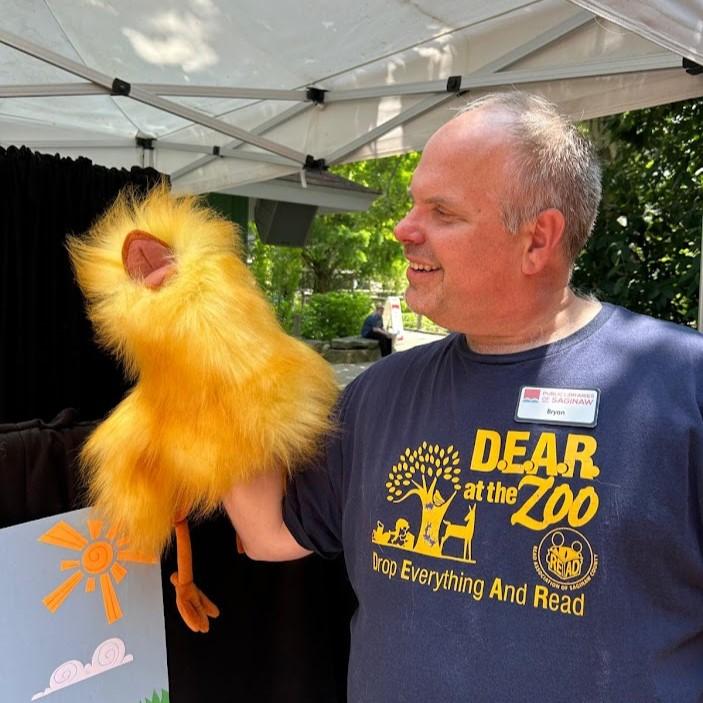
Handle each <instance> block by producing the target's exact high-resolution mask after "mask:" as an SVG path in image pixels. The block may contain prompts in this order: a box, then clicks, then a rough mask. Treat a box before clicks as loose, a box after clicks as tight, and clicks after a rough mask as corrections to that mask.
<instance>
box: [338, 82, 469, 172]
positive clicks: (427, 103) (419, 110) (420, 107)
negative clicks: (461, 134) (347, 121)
mask: <svg viewBox="0 0 703 703" xmlns="http://www.w3.org/2000/svg"><path fill="white" fill-rule="evenodd" d="M462 90H463V89H462ZM456 97H457V93H447V92H444V93H442V94H441V95H432V96H430V97H428V98H425V99H424V100H421V101H420V102H418V103H416V104H415V105H413V106H412V107H411V108H408V109H407V110H403V112H399V113H398V114H397V115H396V116H395V117H392V118H391V119H390V120H386V121H385V122H384V123H383V124H380V125H378V127H376V128H374V129H372V130H370V131H369V132H366V134H362V135H360V136H359V137H357V138H356V139H353V140H352V141H350V142H349V143H347V144H345V145H344V146H342V147H340V148H339V149H337V150H335V151H333V152H332V153H331V154H329V155H328V156H327V157H326V158H325V161H326V162H327V163H328V164H336V163H339V162H340V161H342V160H343V159H344V158H345V157H347V156H349V154H352V153H353V152H355V151H356V150H357V149H359V148H361V147H362V146H365V145H366V144H369V143H370V142H372V141H374V140H375V139H377V138H378V137H380V136H381V135H383V134H385V133H386V132H390V131H391V130H392V129H394V128H395V127H397V126H398V125H401V124H407V123H408V122H410V120H413V119H415V118H416V117H419V116H420V115H423V114H424V113H426V112H428V111H429V110H432V109H433V108H435V107H438V106H439V105H441V104H442V103H445V102H448V101H449V100H453V99H454V98H456Z"/></svg>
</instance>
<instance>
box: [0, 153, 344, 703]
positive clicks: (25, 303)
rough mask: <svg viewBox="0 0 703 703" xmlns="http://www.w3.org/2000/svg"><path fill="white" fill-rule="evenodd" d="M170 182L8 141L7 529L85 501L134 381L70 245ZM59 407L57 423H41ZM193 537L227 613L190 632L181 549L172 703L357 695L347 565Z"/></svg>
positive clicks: (1, 433)
mask: <svg viewBox="0 0 703 703" xmlns="http://www.w3.org/2000/svg"><path fill="white" fill-rule="evenodd" d="M158 178H159V174H157V173H156V172H155V171H150V170H146V171H145V170H140V169H133V170H132V171H131V172H127V171H118V170H116V169H106V168H102V167H97V166H93V165H92V164H91V162H90V161H88V160H87V159H79V160H78V161H71V160H70V159H65V158H59V157H56V156H45V155H40V154H33V153H32V152H31V151H29V150H28V149H24V148H23V149H15V148H10V149H8V150H3V149H0V188H2V191H1V192H2V193H3V199H2V201H0V202H2V205H1V206H0V214H2V217H0V423H5V424H3V425H0V527H6V526H9V525H14V524H18V523H21V522H26V521H28V520H32V519H38V518H41V517H47V516H49V515H54V514H57V513H61V512H65V511H68V510H73V509H76V508H79V507H83V505H84V494H83V490H82V485H81V480H80V476H79V473H78V468H77V461H76V458H77V456H78V452H79V448H80V445H81V443H82V442H83V441H84V439H85V437H86V436H87V434H88V433H89V432H90V431H91V429H92V428H93V427H94V425H95V423H96V421H97V419H98V418H100V417H102V416H103V415H104V414H105V413H106V412H107V411H108V410H109V409H110V408H112V407H114V405H116V404H117V403H118V402H119V400H120V398H121V397H122V395H123V393H124V391H125V390H126V386H125V383H124V381H123V378H122V375H121V372H120V371H119V369H118V368H117V367H116V365H115V363H114V362H113V361H112V359H111V358H110V357H109V356H107V355H106V354H104V353H102V352H101V351H99V350H98V349H97V348H96V345H95V343H94V341H93V333H92V330H91V328H90V325H89V323H88V321H87V319H86V317H85V315H84V312H83V300H82V298H81V295H80V292H79V290H78V288H77V286H76V285H75V283H74V281H73V276H72V272H71V269H70V265H69V262H68V257H67V254H66V251H65V248H64V239H65V235H66V234H67V233H81V232H83V231H85V230H86V229H88V227H89V226H90V224H91V222H92V221H93V220H95V218H96V217H98V215H100V214H101V212H102V211H103V210H104V209H105V208H106V207H107V206H108V205H109V203H110V202H111V201H112V199H113V198H114V197H115V196H116V195H117V192H118V191H119V190H120V189H121V188H122V187H123V186H124V185H126V184H127V183H131V184H134V185H135V186H136V187H138V188H142V189H144V188H148V187H149V186H150V184H151V183H153V182H154V181H155V180H156V179H158ZM68 407H75V408H79V413H77V412H76V411H73V410H63V409H64V408H68ZM59 412H60V415H59V416H58V417H56V418H55V420H54V421H53V422H50V423H45V422H43V421H42V420H32V419H30V418H51V417H54V415H55V414H56V413H59ZM78 414H80V416H81V417H82V418H86V419H88V420H90V421H83V422H81V421H79V420H78ZM192 543H193V552H194V568H195V574H196V581H197V583H198V585H199V586H200V587H201V588H202V589H203V591H204V592H205V593H206V594H207V595H208V596H210V598H211V599H212V600H213V601H214V602H215V603H217V605H218V606H219V607H220V609H221V613H222V614H221V616H220V618H219V619H217V620H215V621H214V622H213V623H212V626H211V630H210V632H209V633H208V634H207V635H201V634H194V633H192V632H190V630H188V629H187V627H186V626H185V625H184V623H183V622H182V621H181V619H180V616H179V615H178V612H177V610H176V606H175V599H174V596H173V588H172V586H171V584H170V583H169V581H168V577H169V575H170V574H171V573H172V572H173V571H174V570H175V553H174V550H171V551H169V552H168V553H167V554H166V555H165V556H164V558H163V560H162V574H163V589H164V613H165V618H166V646H167V652H168V667H169V683H170V694H171V696H170V697H171V701H173V703H201V701H209V700H218V701H247V702H248V701H256V702H257V703H267V702H269V701H270V702H271V703H274V702H276V703H277V702H279V701H285V702H286V703H343V701H345V700H346V696H345V689H346V664H347V656H348V651H349V617H350V615H351V612H352V610H353V607H354V599H353V595H352V592H351V589H350V587H349V584H348V581H347V578H346V572H345V569H344V564H343V562H342V561H341V560H338V561H331V562H326V561H323V560H321V559H318V558H316V557H310V558H308V559H304V560H302V561H300V562H292V563H286V564H263V563H256V562H252V561H250V560H249V559H247V558H246V557H245V556H242V555H237V554H236V549H235V535H234V531H233V529H232V527H231V525H230V523H229V521H228V520H227V519H226V518H225V517H224V516H223V517H220V518H216V519H213V520H210V521H207V522H204V523H202V524H200V525H197V526H195V527H194V528H193V530H192ZM1 698H2V696H1V695H0V699H1Z"/></svg>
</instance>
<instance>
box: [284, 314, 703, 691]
mask: <svg viewBox="0 0 703 703" xmlns="http://www.w3.org/2000/svg"><path fill="white" fill-rule="evenodd" d="M702 406H703V337H702V336H701V335H699V334H698V333H696V332H694V331H693V330H688V329H686V328H683V327H679V326H676V325H673V324H669V323H663V322H657V321H654V320H652V319H650V318H647V317H644V316H640V315H635V314H633V313H630V312H628V311H626V310H624V309H622V308H617V307H614V306H611V305H604V306H603V309H602V310H601V311H600V312H599V313H598V315H597V316H596V317H595V318H594V319H593V320H592V321H591V322H590V323H589V324H588V325H587V326H585V327H584V328H582V329H581V330H579V331H578V332H577V333H575V334H574V335H572V336H570V337H568V338H566V339H563V340H560V341H558V342H555V343H553V344H550V345H547V346H543V347H540V348H538V349H532V350H529V351H525V352H520V353H517V354H508V355H481V354H477V353H474V352H472V351H471V350H470V349H469V348H468V346H467V344H466V340H465V338H464V337H463V336H462V335H452V336H449V337H447V338H445V339H443V340H442V341H439V342H436V343H434V344H430V345H427V346H424V347H419V348H416V349H413V350H411V351H408V352H403V353H400V354H394V355H392V356H390V357H388V358H386V359H384V360H383V361H381V362H379V363H377V364H375V365H374V366H373V367H371V368H370V369H369V370H368V371H367V372H366V373H365V374H363V375H362V376H361V377H359V378H358V379H356V381H355V382H354V383H352V384H351V385H350V386H349V387H348V388H347V390H346V392H345V394H344V396H343V398H342V401H341V404H340V409H339V419H340V429H339V431H338V432H337V433H336V434H335V435H334V436H333V437H332V438H331V439H330V440H329V442H328V446H327V452H326V457H325V460H324V466H319V467H313V468H310V469H309V470H308V471H306V472H303V473H300V474H298V475H297V476H296V477H295V479H294V481H293V482H292V483H291V485H290V486H289V490H288V493H287V496H286V499H285V506H284V508H285V510H284V512H285V520H286V524H287V525H288V527H289V529H290V530H291V532H292V533H293V535H294V536H295V537H296V539H297V540H298V541H299V542H300V544H302V545H303V546H305V547H307V548H309V549H312V550H314V551H316V552H318V553H319V554H322V555H326V556H331V555H334V554H337V553H339V552H341V551H343V552H344V555H345V559H346V564H347V568H348V572H349V576H350V579H351V583H352V586H353V587H354V590H355V591H356V595H357V597H358V600H359V607H358V610H357V612H356V613H355V615H354V618H353V622H352V644H351V654H350V663H349V686H348V689H349V701H350V703H361V702H367V701H368V702H370V703H376V702H382V703H391V702H393V701H408V702H410V701H412V702H415V701H417V702H422V703H426V702H429V701H442V702H446V703H450V702H456V703H466V702H467V701H469V702H471V703H480V702H483V701H486V702H488V701H490V702H491V703H508V702H509V703H514V702H516V701H527V702H530V701H549V702H554V701H568V702H569V703H572V702H573V703H576V702H588V703H594V702H596V701H608V702H618V703H619V702H625V701H626V702H628V703H629V702H630V701H632V702H636V703H644V702H645V701H667V702H668V701H670V702H671V703H674V702H675V703H694V702H695V701H701V700H703V534H702V530H703V520H702V517H701V516H702V513H703V421H702V417H701V407H702ZM535 417H537V418H538V419H529V418H535ZM526 418H528V419H526ZM555 423H556V424H555Z"/></svg>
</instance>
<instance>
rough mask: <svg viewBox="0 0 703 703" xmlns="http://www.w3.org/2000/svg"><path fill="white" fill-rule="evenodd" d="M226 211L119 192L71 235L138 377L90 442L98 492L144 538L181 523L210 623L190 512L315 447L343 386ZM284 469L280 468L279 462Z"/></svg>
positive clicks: (192, 612) (86, 289) (181, 567)
mask: <svg viewBox="0 0 703 703" xmlns="http://www.w3.org/2000/svg"><path fill="white" fill-rule="evenodd" d="M238 243H239V236H238V233H237V232H236V230H235V227H234V226H233V225H232V223H230V222H229V221H227V220H225V219H223V218H221V217H219V216H218V215H217V214H216V213H215V212H213V211H212V210H210V209H207V208H206V207H204V206H203V205H202V204H201V202H200V201H199V200H198V199H197V198H195V197H191V196H188V197H180V198H175V197H173V196H171V195H170V194H169V192H168V189H167V186H165V185H161V186H159V187H156V188H154V189H153V190H152V191H151V192H150V194H149V195H148V196H147V197H146V198H144V199H139V198H138V197H137V196H135V195H134V194H133V193H131V192H126V193H123V194H122V195H120V197H119V198H118V199H117V201H116V202H115V204H114V205H113V206H112V207H111V208H110V210H109V211H108V212H107V213H106V214H105V215H104V216H103V217H102V218H101V219H100V220H99V221H98V222H97V223H96V224H95V225H94V226H93V228H92V229H91V230H90V231H89V232H88V233H87V235H86V236H85V237H82V238H75V237H71V238H69V243H68V248H69V253H70V256H71V260H72V263H73V266H74V270H75V273H76V277H77V279H78V283H79V285H80V287H81V289H82V291H83V293H84V295H85V297H86V299H87V307H88V314H89V317H90V319H91V321H92V323H93V325H94V328H95V330H96V333H97V337H98V340H99V342H100V343H101V344H102V345H103V346H105V347H107V348H108V349H110V350H111V351H112V352H113V353H114V354H115V355H116V356H117V357H118V358H119V359H120V361H121V362H122V363H123V364H124V366H125V369H126V372H127V374H128V376H129V377H130V379H131V380H134V381H136V384H135V385H134V387H133V388H132V389H131V391H130V392H129V393H128V394H127V395H126V397H125V398H124V400H123V401H122V402H121V403H120V404H119V405H118V406H117V407H116V408H115V409H114V410H113V411H112V413H111V414H110V415H109V416H108V417H107V419H105V420H104V422H102V424H100V425H99V426H98V427H97V429H96V430H95V431H94V433H93V434H92V435H91V436H90V438H89V439H88V441H87V443H86V444H85V446H84V449H83V452H82V456H81V458H82V461H83V464H84V467H85V468H86V470H87V479H88V480H87V482H88V488H89V494H90V496H89V497H90V499H91V502H92V504H93V505H94V506H95V508H96V509H97V511H98V512H99V513H100V514H101V515H102V516H104V518H105V519H107V520H108V521H109V522H110V523H111V524H112V525H113V527H114V528H115V529H116V530H118V531H119V532H120V533H122V534H124V535H125V536H126V538H127V539H128V540H129V541H130V543H131V545H132V546H133V547H134V548H137V549H141V550H143V551H147V552H150V553H152V554H158V553H160V552H161V551H162V550H163V549H164V547H165V546H166V544H167V543H168V541H169V539H170V536H171V534H172V530H173V528H174V525H175V526H176V539H177V559H178V572H177V573H176V574H174V575H173V576H172V577H171V581H172V583H173V584H174V586H175V587H176V601H177V604H178V609H179V612H180V613H181V616H182V617H183V619H184V620H185V622H186V623H187V624H188V626H189V627H190V628H191V629H193V630H196V631H201V632H206V631H207V630H208V629H209V619H208V618H209V617H216V616H217V615H218V614H219V611H218V610H217V607H216V606H214V605H213V604H212V602H211V601H209V600H208V599H207V597H206V596H205V595H204V594H203V593H202V592H201V591H200V590H199V589H197V587H196V586H195V585H194V584H193V582H192V581H193V576H192V566H191V562H190V539H189V534H188V528H187V523H186V522H185V518H186V517H187V516H188V515H200V516H202V515H206V514H210V513H212V512H213V511H215V510H217V509H218V507H219V505H220V500H221V497H222V496H223V495H224V494H225V493H226V492H227V491H228V489H229V488H231V486H232V485H233V484H234V483H236V482H237V481H245V480H247V479H248V478H250V477H252V476H254V475H255V474H257V473H258V472H262V471H267V470H271V468H272V467H283V469H284V470H287V471H291V470H292V469H293V468H294V467H296V465H299V464H300V463H302V462H304V461H305V460H306V459H309V458H310V457H311V456H312V455H313V454H314V453H315V452H316V450H317V448H318V444H319V440H320V438H321V436H322V434H323V433H325V432H326V431H328V430H329V429H330V428H329V421H328V418H329V413H330V410H331V407H332V405H333V403H334V401H335V398H336V395H337V386H336V383H335V381H334V376H333V373H332V370H331V367H330V366H329V364H327V362H325V361H324V360H323V359H322V357H320V356H319V355H318V354H317V353H316V352H315V351H313V350H312V349H310V348H309V347H308V346H307V345H305V344H304V343H302V342H300V341H298V340H295V339H293V338H292V337H289V336H288V335H287V334H285V332H284V331H283V330H282V329H281V327H280V326H279V324H278V322H277V320H276V318H275V315H274V313H273V311H272V309H271V308H270V306H269V304H268V303H267V301H266V299H265V298H264V296H263V295H262V293H261V292H260V291H259V289H258V288H257V286H256V283H255V281H254V278H253V276H252V275H251V274H250V272H249V270H248V269H247V267H246V265H245V264H244V263H243V262H242V260H241V258H240V250H239V244H238ZM282 480H283V476H282Z"/></svg>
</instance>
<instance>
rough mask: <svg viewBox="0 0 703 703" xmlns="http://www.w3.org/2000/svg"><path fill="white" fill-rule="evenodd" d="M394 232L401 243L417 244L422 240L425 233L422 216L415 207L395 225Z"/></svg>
mask: <svg viewBox="0 0 703 703" xmlns="http://www.w3.org/2000/svg"><path fill="white" fill-rule="evenodd" d="M393 234H394V235H395V238H396V239H397V240H398V241H399V242H400V243H401V244H416V243H417V242H419V241H420V240H422V238H423V234H422V228H421V226H420V218H419V217H418V215H417V211H416V209H415V208H412V209H411V210H410V212H408V214H407V215H406V216H405V217H404V218H403V219H402V220H401V221H400V222H399V223H398V224H397V225H396V226H395V229H394V230H393Z"/></svg>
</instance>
